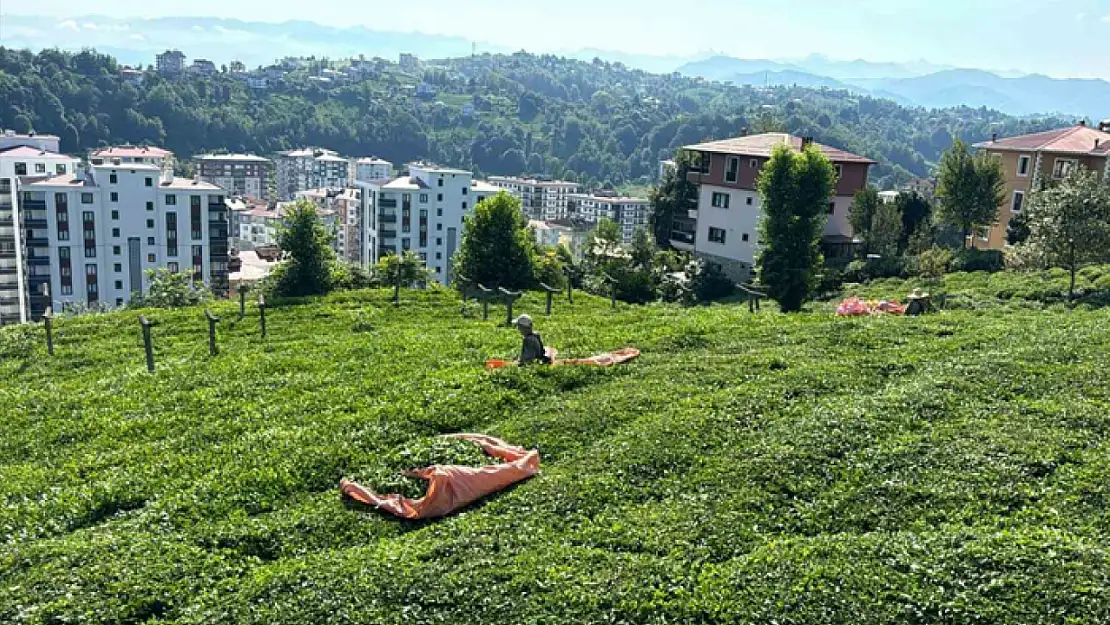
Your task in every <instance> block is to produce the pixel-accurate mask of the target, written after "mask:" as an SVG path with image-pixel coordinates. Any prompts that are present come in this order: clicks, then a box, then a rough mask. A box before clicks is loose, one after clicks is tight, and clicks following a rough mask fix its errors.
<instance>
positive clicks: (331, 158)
mask: <svg viewBox="0 0 1110 625" xmlns="http://www.w3.org/2000/svg"><path fill="white" fill-rule="evenodd" d="M274 165H275V169H276V172H277V196H278V199H280V200H290V199H293V198H294V197H295V196H296V195H297V193H299V192H301V191H307V190H309V189H319V188H327V189H343V188H346V187H347V186H348V185H349V182H350V163H349V162H348V161H347V159H345V158H341V157H340V156H339V155H338V154H336V153H335V152H333V151H331V150H324V149H320V148H302V149H298V150H287V151H285V152H279V153H278V155H277V157H276V158H275V159H274Z"/></svg>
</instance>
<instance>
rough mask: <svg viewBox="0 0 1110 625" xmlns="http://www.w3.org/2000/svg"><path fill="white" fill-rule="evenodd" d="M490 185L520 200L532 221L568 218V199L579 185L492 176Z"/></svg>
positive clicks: (557, 181) (558, 181) (559, 181)
mask: <svg viewBox="0 0 1110 625" xmlns="http://www.w3.org/2000/svg"><path fill="white" fill-rule="evenodd" d="M489 183H490V184H491V185H493V186H495V187H497V188H498V189H503V190H505V191H506V192H508V193H509V194H510V195H512V196H513V197H515V198H516V199H518V200H520V206H521V208H522V209H524V214H525V215H527V216H528V217H529V218H530V219H537V220H540V221H555V220H557V219H565V218H566V217H567V199H568V198H569V197H570V195H571V194H572V193H577V192H578V185H577V184H576V183H573V182H564V181H562V180H544V179H538V178H517V177H514V176H490V177H489Z"/></svg>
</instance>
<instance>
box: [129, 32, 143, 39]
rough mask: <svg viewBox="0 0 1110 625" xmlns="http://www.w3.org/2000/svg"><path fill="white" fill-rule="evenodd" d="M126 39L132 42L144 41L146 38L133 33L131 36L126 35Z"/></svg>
mask: <svg viewBox="0 0 1110 625" xmlns="http://www.w3.org/2000/svg"><path fill="white" fill-rule="evenodd" d="M127 38H128V39H132V40H134V41H146V37H144V36H142V35H140V34H139V33H135V34H133V35H128V36H127Z"/></svg>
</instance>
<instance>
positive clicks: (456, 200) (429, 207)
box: [357, 163, 498, 284]
mask: <svg viewBox="0 0 1110 625" xmlns="http://www.w3.org/2000/svg"><path fill="white" fill-rule="evenodd" d="M408 169H409V175H408V176H403V177H400V178H397V179H395V180H391V181H388V182H384V183H368V182H358V183H357V185H358V186H359V188H360V189H361V190H362V196H361V198H360V201H361V204H362V207H363V210H362V217H361V220H360V221H361V232H362V236H361V242H362V243H365V244H366V245H365V247H364V248H363V249H362V250H360V256H361V259H362V262H363V264H364V265H365V266H369V265H370V264H373V263H376V262H377V260H378V258H380V257H381V256H383V255H386V254H400V253H402V252H404V251H406V250H411V251H412V252H413V253H415V254H417V255H418V256H419V257H420V259H421V260H422V261H424V263H425V265H426V266H427V267H428V269H429V270H431V272H432V273H431V278H432V279H433V280H435V281H437V282H440V283H441V284H450V282H451V278H452V276H451V270H452V267H453V264H452V257H453V256H454V254H455V251H456V250H458V248H459V243H460V241H461V239H462V229H463V220H464V218H465V217H466V216H467V215H470V214H472V213H473V210H474V206H476V205H477V204H478V203H479V202H482V201H483V200H485V199H486V198H488V197H491V196H493V195H495V194H496V193H497V192H498V189H497V188H496V187H493V186H492V185H489V184H486V183H483V182H479V181H475V180H474V179H473V175H472V174H471V173H470V172H469V171H464V170H461V169H451V168H445V167H438V166H435V165H430V164H426V163H413V164H410V165H409V168H408ZM371 246H374V247H371Z"/></svg>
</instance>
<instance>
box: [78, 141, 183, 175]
mask: <svg viewBox="0 0 1110 625" xmlns="http://www.w3.org/2000/svg"><path fill="white" fill-rule="evenodd" d="M89 163H91V164H93V165H112V164H130V163H136V164H144V165H154V166H155V167H157V168H158V169H162V170H165V171H173V165H174V158H173V152H170V151H169V150H163V149H162V148H154V147H149V146H145V145H117V146H114V147H110V148H99V149H96V150H93V151H91V152H89Z"/></svg>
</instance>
